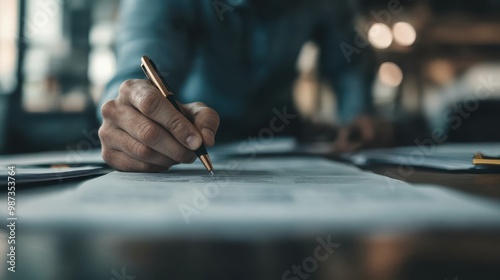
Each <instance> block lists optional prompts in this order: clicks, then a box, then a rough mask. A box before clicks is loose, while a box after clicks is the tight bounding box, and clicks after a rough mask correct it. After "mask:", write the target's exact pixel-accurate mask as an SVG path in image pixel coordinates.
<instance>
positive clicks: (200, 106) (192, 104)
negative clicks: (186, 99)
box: [191, 102, 208, 108]
mask: <svg viewBox="0 0 500 280" xmlns="http://www.w3.org/2000/svg"><path fill="white" fill-rule="evenodd" d="M191 106H192V107H195V108H203V107H208V106H207V104H205V103H203V102H193V103H191Z"/></svg>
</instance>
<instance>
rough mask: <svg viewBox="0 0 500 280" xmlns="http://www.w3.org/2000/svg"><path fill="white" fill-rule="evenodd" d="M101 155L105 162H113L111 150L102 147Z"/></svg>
mask: <svg viewBox="0 0 500 280" xmlns="http://www.w3.org/2000/svg"><path fill="white" fill-rule="evenodd" d="M101 156H102V159H103V160H104V161H105V162H107V163H109V164H111V163H112V162H113V152H111V151H109V150H107V149H102V152H101Z"/></svg>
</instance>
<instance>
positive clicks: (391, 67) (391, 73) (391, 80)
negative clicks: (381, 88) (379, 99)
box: [378, 62, 403, 87]
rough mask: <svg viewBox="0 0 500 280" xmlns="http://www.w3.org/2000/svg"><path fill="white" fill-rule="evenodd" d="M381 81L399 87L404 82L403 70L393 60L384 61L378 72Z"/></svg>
mask: <svg viewBox="0 0 500 280" xmlns="http://www.w3.org/2000/svg"><path fill="white" fill-rule="evenodd" d="M378 76H379V79H380V81H381V82H382V83H383V84H384V85H386V86H389V87H397V86H399V85H400V84H401V82H403V71H402V70H401V68H400V67H399V66H397V65H396V64H395V63H392V62H384V63H382V65H381V66H380V70H379V73H378Z"/></svg>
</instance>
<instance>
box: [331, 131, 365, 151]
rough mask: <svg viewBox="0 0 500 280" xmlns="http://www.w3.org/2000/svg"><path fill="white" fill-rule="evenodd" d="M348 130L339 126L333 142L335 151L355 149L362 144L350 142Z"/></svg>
mask: <svg viewBox="0 0 500 280" xmlns="http://www.w3.org/2000/svg"><path fill="white" fill-rule="evenodd" d="M349 136H350V130H349V129H348V128H341V129H340V130H339V135H338V137H337V140H336V141H335V144H334V150H335V152H339V153H345V152H352V151H355V150H357V149H358V148H360V147H361V146H362V142H358V141H355V142H351V141H350V140H349Z"/></svg>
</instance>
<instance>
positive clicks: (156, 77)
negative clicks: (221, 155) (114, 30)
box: [141, 56, 214, 176]
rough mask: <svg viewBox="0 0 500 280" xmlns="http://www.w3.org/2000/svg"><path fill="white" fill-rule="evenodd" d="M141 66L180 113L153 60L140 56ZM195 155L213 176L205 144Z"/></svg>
mask: <svg viewBox="0 0 500 280" xmlns="http://www.w3.org/2000/svg"><path fill="white" fill-rule="evenodd" d="M141 68H142V71H144V74H146V77H147V78H148V79H149V81H150V82H151V83H152V84H153V85H154V86H155V87H156V88H157V89H158V90H159V91H160V92H161V94H163V96H165V98H166V99H167V100H168V101H170V103H172V105H174V107H175V109H177V111H179V112H180V113H181V114H182V111H181V108H180V107H179V105H178V104H177V102H176V101H175V99H174V94H173V93H172V91H171V90H170V87H169V86H168V84H167V82H166V81H165V79H163V77H162V76H161V74H160V71H158V68H156V65H155V64H154V62H153V61H152V60H151V59H150V58H149V57H147V56H143V57H141ZM194 152H195V154H196V156H198V158H199V159H200V161H201V163H203V165H204V166H205V168H206V169H207V170H208V172H210V174H212V176H214V168H213V166H212V161H211V160H210V156H209V155H208V152H207V149H206V148H205V146H203V145H201V146H200V147H199V148H198V149H197V150H196V151H194Z"/></svg>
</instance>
